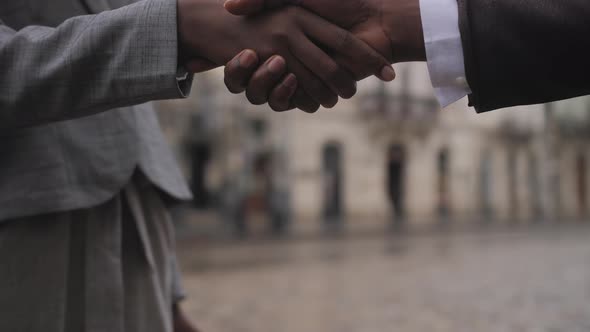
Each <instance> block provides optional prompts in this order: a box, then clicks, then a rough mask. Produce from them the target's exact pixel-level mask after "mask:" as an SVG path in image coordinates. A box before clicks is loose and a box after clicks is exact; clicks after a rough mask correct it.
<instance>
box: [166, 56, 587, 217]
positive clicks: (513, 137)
mask: <svg viewBox="0 0 590 332" xmlns="http://www.w3.org/2000/svg"><path fill="white" fill-rule="evenodd" d="M397 70H398V79H397V80H396V82H394V83H391V84H388V85H387V87H386V91H387V93H388V94H391V95H392V96H397V97H399V95H400V94H401V93H403V92H404V91H408V93H409V94H410V97H411V98H414V99H416V100H419V99H428V98H431V99H432V88H431V87H430V82H429V81H428V74H427V70H426V68H425V66H424V65H422V64H409V65H402V66H398V68H397ZM203 82H204V83H203ZM201 84H206V87H207V88H206V89H205V90H206V91H205V92H204V93H203V92H200V93H196V94H194V95H195V96H194V97H192V98H190V99H189V100H186V101H181V102H168V103H164V104H162V105H163V106H162V108H163V112H166V115H164V119H163V120H164V121H163V127H164V130H165V132H166V133H167V136H168V137H169V138H170V139H171V141H172V142H173V145H175V146H176V147H177V149H176V150H177V152H179V154H180V155H183V152H182V149H180V148H178V147H179V146H181V145H182V144H183V143H182V141H183V137H184V140H186V138H187V137H191V136H193V135H194V132H191V130H193V131H194V129H191V128H190V126H187V123H188V120H187V119H190V118H191V114H192V116H194V114H201V113H206V114H208V115H207V116H206V118H207V119H209V120H208V121H209V122H208V123H210V126H211V127H212V129H211V130H210V132H211V133H209V134H208V135H209V139H210V141H211V143H212V145H213V147H214V148H215V153H214V155H215V158H214V161H213V162H212V165H214V166H212V167H213V168H214V169H212V170H211V171H210V175H209V176H210V177H214V178H216V180H215V181H212V183H221V182H223V177H224V176H229V175H228V174H229V173H235V172H237V170H239V168H240V167H244V165H245V164H247V162H246V161H245V160H246V159H247V155H248V151H249V150H252V151H255V150H256V149H260V148H265V149H270V150H275V151H279V152H280V153H281V154H282V155H284V156H285V163H284V165H282V166H281V167H282V170H281V171H282V173H281V179H282V180H283V181H284V182H285V183H286V184H285V186H286V188H287V189H288V191H289V192H290V197H291V207H292V211H293V213H294V216H295V219H296V220H302V221H306V222H318V221H319V220H321V217H322V207H323V203H324V192H323V188H324V180H325V174H324V170H323V163H322V151H323V148H324V147H325V146H326V144H328V143H333V142H336V143H339V144H340V145H341V147H342V171H343V172H342V181H343V187H342V188H343V189H342V190H343V192H342V194H343V195H342V199H343V203H344V204H343V206H344V210H345V211H344V212H345V215H346V216H347V217H348V218H349V219H350V220H354V221H355V222H357V223H362V222H385V221H386V220H388V219H389V218H390V215H391V214H392V207H391V204H390V202H389V198H388V195H387V186H386V181H387V168H386V165H387V158H388V157H387V154H388V151H389V147H390V146H391V145H392V144H400V145H402V146H403V147H405V150H406V162H405V165H406V167H405V170H406V172H405V197H406V199H405V210H406V211H407V217H408V220H409V221H410V222H412V223H414V224H416V225H427V224H431V223H433V222H435V221H437V220H439V219H440V215H439V212H440V211H439V205H440V197H439V191H438V183H439V177H440V174H439V166H438V158H439V154H440V152H441V151H442V150H446V151H448V156H449V158H448V161H449V168H448V170H449V172H448V201H449V202H450V206H449V208H450V210H449V214H450V217H451V218H452V219H453V220H455V221H456V222H462V223H472V222H474V221H485V220H487V219H494V220H497V221H500V222H510V223H514V222H526V221H529V220H531V219H535V218H540V217H541V216H542V215H545V216H546V217H547V218H550V216H549V215H550V214H551V212H550V210H551V208H550V207H549V205H551V204H548V203H547V202H553V203H555V204H556V205H557V210H558V211H559V215H561V216H564V217H567V218H579V217H580V209H581V207H580V203H579V199H578V193H577V188H578V182H579V176H578V174H577V173H576V164H577V158H578V157H577V156H578V155H579V154H580V153H582V154H584V155H585V156H586V160H587V161H586V167H590V151H588V146H589V145H588V140H587V139H586V138H584V137H574V138H569V139H568V140H562V141H560V142H559V143H558V149H557V150H558V151H559V158H558V164H557V167H558V172H557V173H558V174H559V182H558V186H557V187H556V188H555V189H552V188H553V187H551V184H550V181H549V180H548V176H547V174H549V172H550V169H549V168H550V167H549V165H551V163H550V160H551V158H549V157H550V155H549V154H548V149H547V135H546V134H545V128H546V127H547V124H546V123H545V121H546V113H545V112H544V106H528V107H518V108H512V109H507V110H498V111H494V112H489V113H485V114H476V113H475V112H474V111H473V109H471V108H468V107H467V102H466V100H461V101H459V102H457V103H455V104H454V105H452V106H450V107H448V108H446V109H444V110H440V109H438V110H435V116H433V117H431V118H426V119H425V120H423V123H420V122H419V121H417V120H407V119H403V118H401V119H399V121H397V120H395V119H393V120H392V119H391V118H389V117H388V116H382V117H379V116H377V117H375V116H372V117H371V116H367V114H369V113H367V109H366V108H370V107H371V106H370V105H374V102H373V104H371V102H372V101H374V100H373V99H374V98H376V97H374V96H375V95H376V94H375V93H376V91H377V90H378V87H379V83H378V82H377V81H376V80H374V79H368V80H366V81H364V82H361V84H360V85H359V93H358V95H357V96H356V97H355V98H353V99H351V100H348V101H342V102H341V103H340V104H339V105H337V106H336V107H335V108H334V109H331V110H320V111H319V112H318V113H316V114H306V113H303V112H297V111H293V112H288V113H273V112H269V111H268V109H266V107H254V106H249V105H248V103H247V101H246V99H245V97H244V96H232V95H230V94H228V93H226V92H225V87H224V86H223V84H222V78H221V73H220V72H219V71H214V72H212V73H209V74H206V75H201V76H198V77H197V82H195V86H194V89H195V90H197V91H198V90H199V87H200V85H201ZM404 86H405V88H404ZM404 89H406V90H404ZM397 97H396V98H397ZM366 101H369V103H367V102H366ZM393 102H395V99H393ZM574 104H575V103H574ZM367 105H369V106H367ZM392 105H397V104H392ZM392 107H394V106H392ZM261 108H265V109H261ZM179 109H181V110H182V111H179ZM171 110H173V111H171ZM581 112H582V113H584V114H585V112H587V110H585V109H584V110H582V111H581ZM187 113H188V115H187ZM201 115H202V114H201ZM252 119H260V120H262V121H264V122H265V123H266V124H267V127H268V128H269V129H268V133H267V134H266V136H265V138H264V139H263V140H262V141H261V142H257V141H256V140H252V139H251V137H249V135H251V133H250V131H249V129H248V125H247V124H248V122H249V121H251V120H252ZM232 160H233V161H232ZM182 162H183V164H186V163H188V162H190V158H187V157H183V158H182ZM232 165H233V166H232ZM184 169H185V170H186V169H188V167H185V168H184ZM188 175H189V176H190V174H188ZM588 181H590V170H588V172H587V175H586V182H588ZM484 183H485V184H484ZM217 186H219V185H217ZM588 186H590V183H586V187H588ZM589 191H590V190H589ZM586 200H587V201H588V202H587V203H586V204H587V205H586V206H588V207H590V192H588V193H587V194H586Z"/></svg>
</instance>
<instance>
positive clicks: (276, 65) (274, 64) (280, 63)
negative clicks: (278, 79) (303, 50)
mask: <svg viewBox="0 0 590 332" xmlns="http://www.w3.org/2000/svg"><path fill="white" fill-rule="evenodd" d="M268 70H270V72H271V73H273V74H281V73H282V72H283V71H284V70H285V60H283V58H281V57H278V56H276V57H274V58H273V59H272V60H270V62H269V63H268Z"/></svg>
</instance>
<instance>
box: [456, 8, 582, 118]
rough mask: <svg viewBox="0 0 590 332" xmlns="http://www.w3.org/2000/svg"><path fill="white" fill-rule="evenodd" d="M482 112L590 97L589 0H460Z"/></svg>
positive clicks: (474, 97) (473, 98)
mask: <svg viewBox="0 0 590 332" xmlns="http://www.w3.org/2000/svg"><path fill="white" fill-rule="evenodd" d="M458 2H459V17H460V28H461V38H462V42H463V50H464V54H465V69H466V73H467V80H468V82H469V85H470V87H471V89H472V91H473V93H472V94H471V95H470V97H469V100H470V104H471V105H472V106H475V108H476V110H477V111H478V112H485V111H490V110H494V109H498V108H503V107H508V106H516V105H528V104H537V103H544V102H550V101H556V100H561V99H566V98H572V97H577V96H581V95H587V94H590V1H589V0H458Z"/></svg>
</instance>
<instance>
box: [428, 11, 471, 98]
mask: <svg viewBox="0 0 590 332" xmlns="http://www.w3.org/2000/svg"><path fill="white" fill-rule="evenodd" d="M420 14H421V17H422V29H423V31H424V46H425V48H426V58H427V64H428V72H429V74H430V80H431V82H432V86H433V87H434V93H435V95H436V98H437V99H438V102H439V103H440V105H441V107H446V106H448V105H450V104H452V103H454V102H456V101H457V100H459V99H461V98H463V97H465V96H466V95H468V94H469V93H471V89H470V88H469V85H468V83H467V79H466V77H465V61H464V58H463V47H462V44H461V33H460V30H459V13H458V6H457V2H456V0H420Z"/></svg>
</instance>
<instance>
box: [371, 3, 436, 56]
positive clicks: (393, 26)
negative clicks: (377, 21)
mask: <svg viewBox="0 0 590 332" xmlns="http://www.w3.org/2000/svg"><path fill="white" fill-rule="evenodd" d="M382 1H383V4H382V15H381V20H382V22H381V24H382V26H383V30H384V31H385V33H386V35H387V37H388V38H389V40H390V41H391V47H392V54H393V60H394V61H393V62H408V61H426V50H425V47H424V33H423V31H422V19H421V16H420V1H419V0H382Z"/></svg>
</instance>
